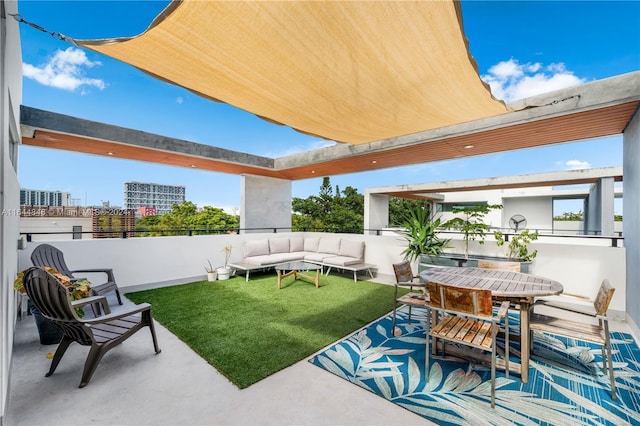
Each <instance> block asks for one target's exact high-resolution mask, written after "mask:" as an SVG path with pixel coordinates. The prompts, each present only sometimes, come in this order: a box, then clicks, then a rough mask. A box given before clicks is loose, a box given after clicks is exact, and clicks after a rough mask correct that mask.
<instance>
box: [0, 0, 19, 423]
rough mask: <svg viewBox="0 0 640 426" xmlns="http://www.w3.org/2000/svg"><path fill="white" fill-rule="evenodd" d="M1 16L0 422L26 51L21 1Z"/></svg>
mask: <svg viewBox="0 0 640 426" xmlns="http://www.w3.org/2000/svg"><path fill="white" fill-rule="evenodd" d="M0 1H1V2H2V6H3V8H4V15H3V16H2V19H0V67H1V68H0V144H1V147H0V167H1V168H2V170H1V171H0V189H1V191H0V194H1V195H0V211H1V212H2V215H1V216H0V241H1V246H0V280H1V281H0V424H2V423H3V419H4V414H5V411H6V404H7V399H8V387H9V375H10V368H11V355H12V353H13V331H14V326H15V321H16V303H15V302H16V295H15V292H14V290H13V280H14V279H15V276H16V270H17V263H18V253H17V241H18V235H19V227H20V223H19V221H20V217H19V215H18V214H17V212H18V211H19V207H20V205H19V204H20V185H19V184H18V177H17V171H16V169H15V167H14V165H13V163H12V161H11V156H12V152H15V150H16V148H17V147H16V146H15V145H13V144H14V143H16V142H18V141H19V140H20V123H19V120H20V109H19V108H20V104H21V103H22V55H21V51H20V34H19V30H18V22H17V21H16V20H15V19H13V18H12V17H10V16H8V15H9V14H15V13H18V9H17V2H15V1H4V0H0Z"/></svg>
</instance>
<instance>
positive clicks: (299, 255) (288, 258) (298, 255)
mask: <svg viewBox="0 0 640 426" xmlns="http://www.w3.org/2000/svg"><path fill="white" fill-rule="evenodd" d="M305 254H306V252H304V251H296V252H294V253H279V254H278V256H282V259H284V260H283V261H284V262H292V261H294V260H303V259H304V255H305Z"/></svg>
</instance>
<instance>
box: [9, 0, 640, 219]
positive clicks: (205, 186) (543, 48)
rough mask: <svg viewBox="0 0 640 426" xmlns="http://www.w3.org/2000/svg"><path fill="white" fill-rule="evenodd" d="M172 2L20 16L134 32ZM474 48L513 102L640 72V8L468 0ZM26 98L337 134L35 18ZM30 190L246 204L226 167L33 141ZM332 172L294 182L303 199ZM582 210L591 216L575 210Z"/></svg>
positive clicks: (593, 153) (494, 171)
mask: <svg viewBox="0 0 640 426" xmlns="http://www.w3.org/2000/svg"><path fill="white" fill-rule="evenodd" d="M166 4H167V2H166V1H144V2H130V1H110V2H99V1H25V0H19V2H18V8H19V13H20V14H21V15H22V16H23V18H24V19H25V20H27V21H30V22H33V23H35V24H37V25H39V26H41V27H44V28H46V29H47V30H48V31H50V32H55V33H62V34H64V35H66V36H68V37H71V38H77V39H87V38H106V37H124V36H133V35H136V34H139V33H141V32H142V31H144V29H146V27H147V26H148V24H149V23H150V22H151V20H152V19H153V17H155V16H156V14H157V13H158V12H160V11H161V10H162V9H163V8H164V6H165V5H166ZM462 13H463V22H464V29H465V34H466V36H467V38H468V39H469V49H470V52H471V54H472V56H473V57H474V58H475V59H476V61H477V63H478V67H479V71H480V75H481V76H482V78H483V79H484V80H485V81H487V82H489V83H490V84H491V87H492V93H493V94H494V96H495V97H497V98H499V99H504V100H505V101H507V102H508V101H511V100H516V99H520V98H523V97H528V96H532V95H535V94H539V93H545V92H549V91H552V90H557V89H561V88H564V87H569V86H573V85H577V84H582V83H586V82H590V81H594V80H600V79H603V78H607V77H611V76H615V75H620V74H624V73H627V72H632V71H637V70H639V69H640V28H639V27H640V26H639V25H638V22H640V2H638V1H624V2H612V1H606V2H597V1H586V2H582V1H570V2H556V1H527V2H525V1H515V2H499V1H490V2H481V1H471V2H468V1H463V2H462ZM20 35H21V42H22V55H23V72H24V79H23V102H22V103H23V104H24V105H27V106H30V107H34V108H40V109H45V110H50V111H54V112H58V113H62V114H67V115H72V116H77V117H80V118H85V119H88V120H95V121H100V122H104V123H108V124H114V125H118V126H123V127H129V128H133V129H137V130H143V131H147V132H152V133H157V134H161V135H166V136H172V137H176V138H180V139H184V140H189V141H193V142H198V143H204V144H210V145H214V146H219V147H223V148H228V149H233V150H237V151H241V152H248V153H252V154H257V155H263V156H267V157H281V156H284V155H288V154H293V153H297V152H304V151H308V150H310V149H314V148H318V147H322V146H326V145H327V144H331V143H332V142H328V141H325V140H322V139H318V138H314V137H310V136H306V135H303V134H300V133H297V132H295V131H294V130H291V129H290V128H288V127H285V126H278V125H274V124H270V123H267V122H266V121H263V120H261V119H259V118H257V117H255V116H254V115H252V114H250V113H246V112H243V111H241V110H238V109H236V108H234V107H231V106H228V105H225V104H219V103H215V102H211V101H208V100H205V99H202V98H200V97H198V96H196V95H194V94H192V93H190V92H188V91H186V90H184V89H181V88H179V87H176V86H173V85H170V84H168V83H164V82H161V81H158V80H155V79H153V78H151V77H149V76H147V75H146V74H144V73H142V72H141V71H139V70H137V69H135V68H133V67H131V66H129V65H126V64H123V63H121V62H118V61H116V60H114V59H111V58H109V57H106V56H102V55H99V54H96V53H93V52H91V51H84V50H81V49H78V48H76V47H74V46H72V45H70V44H68V43H66V42H64V41H61V40H59V39H57V38H56V37H53V36H51V35H50V34H47V33H44V32H41V31H38V30H36V29H34V28H32V27H30V26H27V25H25V24H21V26H20ZM621 164H622V139H621V137H613V138H605V139H600V140H591V141H583V142H576V143H567V144H561V145H556V146H553V147H545V148H536V149H527V150H521V151H516V152H510V153H501V154H494V155H487V156H480V157H472V158H466V159H458V160H450V161H442V162H435V163H425V164H422V165H415V166H406V167H399V168H394V169H387V170H381V171H372V172H366V173H358V174H347V175H340V176H333V177H331V183H332V184H333V185H334V187H335V185H339V187H340V188H341V189H344V188H345V187H346V186H352V187H355V188H357V189H358V191H359V192H360V193H364V190H365V189H366V188H368V187H377V186H385V185H397V184H409V183H423V182H439V181H448V180H460V179H471V178H479V177H493V176H508V175H515V174H527V173H542V172H549V171H559V170H569V169H574V168H585V167H606V166H617V165H621ZM18 175H19V180H20V184H21V186H22V187H23V188H29V189H49V190H60V191H67V192H70V193H71V196H72V197H73V198H77V199H79V200H80V202H81V204H82V205H85V201H86V204H87V205H96V204H100V203H101V202H102V201H109V202H111V205H117V206H122V204H123V183H124V182H128V181H142V182H154V183H161V184H168V185H184V186H186V197H187V199H188V200H190V201H193V202H194V203H196V204H198V205H199V206H203V205H212V206H215V207H222V208H225V209H227V210H229V211H232V210H233V209H234V208H237V207H238V206H239V202H240V178H239V177H238V176H235V175H228V174H224V173H212V172H204V171H198V170H193V169H184V168H178V167H169V166H160V165H154V164H149V163H141V162H134V161H129V160H119V159H113V158H106V157H99V156H90V155H81V154H75V153H69V152H65V151H57V150H50V149H43V148H34V147H27V146H22V147H21V148H20V154H19V172H18ZM321 180H322V179H321V178H315V179H308V180H304V181H295V182H293V185H292V186H293V196H294V197H308V196H309V195H315V194H317V193H318V190H319V188H320V184H321ZM575 211H577V210H575Z"/></svg>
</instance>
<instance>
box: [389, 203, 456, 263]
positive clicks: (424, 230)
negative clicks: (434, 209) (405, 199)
mask: <svg viewBox="0 0 640 426" xmlns="http://www.w3.org/2000/svg"><path fill="white" fill-rule="evenodd" d="M403 225H404V227H405V229H404V230H402V231H401V233H402V235H403V237H404V239H405V240H406V241H407V248H405V249H404V250H403V251H402V254H403V255H404V258H405V259H407V260H409V261H412V262H413V261H414V260H416V259H419V258H420V256H421V255H426V256H439V255H441V254H442V252H443V251H444V249H445V248H447V247H448V243H449V240H448V239H443V238H440V237H439V236H438V232H439V231H438V228H440V225H441V221H440V218H439V217H438V218H436V217H435V216H434V215H432V214H431V209H430V208H429V206H428V205H418V206H415V207H413V208H411V209H409V210H407V213H406V215H405V217H404V224H403Z"/></svg>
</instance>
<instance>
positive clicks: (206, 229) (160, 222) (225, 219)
mask: <svg viewBox="0 0 640 426" xmlns="http://www.w3.org/2000/svg"><path fill="white" fill-rule="evenodd" d="M239 225H240V218H239V217H238V216H235V215H231V214H228V213H225V211H224V210H223V209H221V208H218V207H211V206H205V207H203V208H202V209H201V210H200V211H198V207H197V206H196V205H195V204H194V203H192V202H191V201H185V202H183V203H182V204H177V203H176V204H174V205H173V206H172V207H171V212H169V213H165V214H163V215H160V216H156V215H148V216H144V217H142V218H140V219H138V220H137V221H136V230H138V231H146V232H143V233H139V234H138V235H141V236H151V235H171V234H172V233H173V234H174V235H176V234H184V232H185V231H186V230H192V231H193V234H194V235H198V234H211V233H219V232H229V231H230V230H233V229H236V228H238V227H239Z"/></svg>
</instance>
